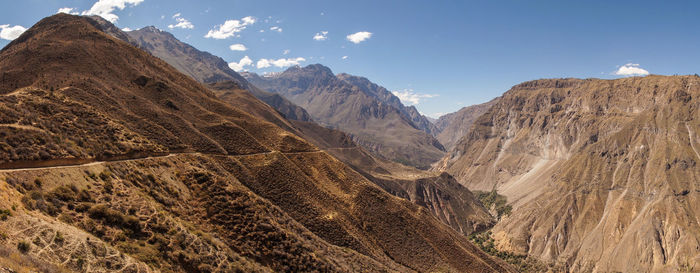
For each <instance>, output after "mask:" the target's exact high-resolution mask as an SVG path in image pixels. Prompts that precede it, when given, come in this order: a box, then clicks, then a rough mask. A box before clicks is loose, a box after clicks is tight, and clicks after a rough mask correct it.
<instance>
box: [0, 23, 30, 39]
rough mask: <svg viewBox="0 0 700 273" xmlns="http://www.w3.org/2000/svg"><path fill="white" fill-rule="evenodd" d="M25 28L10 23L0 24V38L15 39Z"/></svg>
mask: <svg viewBox="0 0 700 273" xmlns="http://www.w3.org/2000/svg"><path fill="white" fill-rule="evenodd" d="M26 30H27V28H25V27H23V26H20V25H16V26H12V27H11V26H10V25H0V39H5V40H10V41H12V40H14V39H17V37H19V36H20V35H22V33H24V32H25V31H26Z"/></svg>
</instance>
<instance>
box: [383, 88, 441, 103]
mask: <svg viewBox="0 0 700 273" xmlns="http://www.w3.org/2000/svg"><path fill="white" fill-rule="evenodd" d="M391 93H392V94H394V96H397V97H398V98H399V99H400V100H401V102H402V103H403V104H406V105H416V104H418V103H420V101H421V100H424V99H429V98H434V97H437V96H438V95H435V94H419V93H416V92H415V91H413V89H404V90H399V91H392V92H391Z"/></svg>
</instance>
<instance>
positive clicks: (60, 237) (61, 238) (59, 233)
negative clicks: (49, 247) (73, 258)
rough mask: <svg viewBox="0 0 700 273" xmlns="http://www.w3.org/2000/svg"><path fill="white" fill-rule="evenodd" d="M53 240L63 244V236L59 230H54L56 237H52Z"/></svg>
mask: <svg viewBox="0 0 700 273" xmlns="http://www.w3.org/2000/svg"><path fill="white" fill-rule="evenodd" d="M53 240H54V242H56V243H57V244H59V245H60V244H63V242H64V241H65V238H63V234H61V232H58V231H56V237H54V238H53Z"/></svg>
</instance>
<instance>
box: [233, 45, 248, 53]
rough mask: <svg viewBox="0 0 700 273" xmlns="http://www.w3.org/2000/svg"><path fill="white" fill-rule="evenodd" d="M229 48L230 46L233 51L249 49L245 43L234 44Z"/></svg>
mask: <svg viewBox="0 0 700 273" xmlns="http://www.w3.org/2000/svg"><path fill="white" fill-rule="evenodd" d="M228 48H230V49H231V50H233V51H246V50H248V48H247V47H245V45H243V44H232V45H231V46H229V47H228Z"/></svg>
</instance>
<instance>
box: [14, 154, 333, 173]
mask: <svg viewBox="0 0 700 273" xmlns="http://www.w3.org/2000/svg"><path fill="white" fill-rule="evenodd" d="M320 152H324V151H323V150H315V151H303V152H284V153H283V152H279V151H270V152H263V153H253V154H244V155H226V154H207V153H199V152H183V153H169V154H167V155H159V156H146V157H136V158H128V159H118V160H96V159H94V160H93V159H75V161H82V162H84V161H86V160H87V161H89V162H87V163H76V164H70V163H68V164H56V165H52V166H37V167H23V168H0V173H8V172H20V171H36V170H51V169H60V168H77V167H88V166H95V165H101V164H104V163H110V162H129V161H139V160H148V159H157V158H168V157H174V156H180V155H200V156H203V155H216V156H228V157H247V156H258V155H270V154H273V153H281V154H284V155H294V154H310V153H320ZM36 164H42V161H37V162H36Z"/></svg>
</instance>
